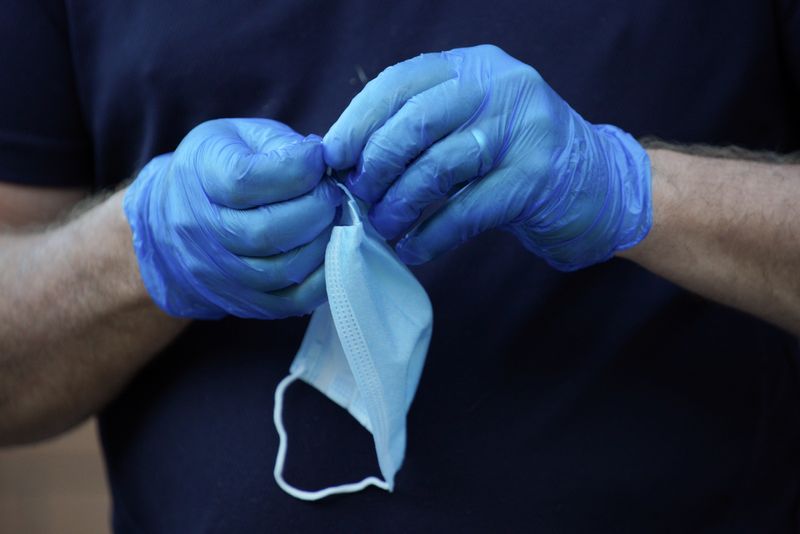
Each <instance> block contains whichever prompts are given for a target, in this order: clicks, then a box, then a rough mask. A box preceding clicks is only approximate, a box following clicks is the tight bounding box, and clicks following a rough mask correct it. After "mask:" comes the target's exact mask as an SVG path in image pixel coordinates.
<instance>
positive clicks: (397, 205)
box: [370, 130, 493, 239]
mask: <svg viewBox="0 0 800 534" xmlns="http://www.w3.org/2000/svg"><path fill="white" fill-rule="evenodd" d="M492 162H493V156H492V153H491V151H490V150H488V147H487V144H486V143H485V142H483V135H482V134H481V133H480V132H479V131H472V130H461V131H457V132H455V133H453V134H451V135H449V136H448V137H445V138H444V139H442V140H441V141H439V142H438V143H436V144H434V145H433V146H432V147H430V148H429V149H428V150H427V151H426V152H424V153H423V154H422V155H421V156H420V157H419V158H418V159H417V160H416V161H415V162H414V163H412V164H411V165H410V166H409V167H408V169H406V171H405V172H404V173H403V175H402V176H400V178H398V179H397V180H396V181H395V182H394V184H393V185H392V186H391V187H390V188H389V190H388V191H387V192H386V194H385V195H384V196H383V198H382V199H381V200H380V202H378V203H377V204H374V205H373V206H372V209H371V210H370V221H371V222H372V225H373V226H374V227H375V229H376V230H377V231H378V232H379V233H380V234H381V235H382V236H384V237H385V238H386V239H393V238H395V237H397V236H398V235H400V234H401V233H402V232H404V231H406V230H407V229H408V228H409V227H410V226H411V225H412V224H414V222H415V221H416V220H417V219H418V218H419V216H420V215H421V214H422V212H423V211H424V210H425V208H427V207H428V206H429V205H430V204H432V203H434V202H436V201H438V200H441V199H443V198H445V197H446V196H447V195H448V194H449V193H450V191H451V190H452V188H453V187H454V186H456V185H458V184H460V183H463V182H466V181H468V180H471V179H473V178H475V177H478V176H481V175H482V174H483V173H484V172H486V171H487V170H488V169H490V168H491V165H492Z"/></svg>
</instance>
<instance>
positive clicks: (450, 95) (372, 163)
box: [347, 78, 483, 203]
mask: <svg viewBox="0 0 800 534" xmlns="http://www.w3.org/2000/svg"><path fill="white" fill-rule="evenodd" d="M482 101H483V91H482V89H481V87H480V86H479V85H478V84H473V83H464V81H463V80H462V79H460V78H453V79H450V80H447V81H445V82H442V83H441V84H439V85H437V86H435V87H431V88H430V89H428V90H426V91H423V92H422V93H419V94H417V95H415V96H413V97H412V98H410V99H409V100H408V101H407V102H406V103H405V104H404V105H403V107H401V108H400V109H399V110H398V111H397V113H395V114H394V115H393V116H391V117H390V118H389V119H388V120H387V121H386V123H385V124H384V125H383V126H382V127H380V128H379V129H378V130H377V131H375V133H373V134H372V136H371V137H370V138H369V139H368V140H367V144H366V146H365V147H364V150H363V152H362V154H361V159H360V162H359V165H358V167H357V172H354V173H352V174H351V175H350V176H349V177H348V181H347V186H348V188H349V189H350V191H352V192H353V193H354V194H355V195H356V196H358V197H360V198H362V199H364V200H366V201H367V202H370V203H372V202H376V201H377V200H378V199H380V198H381V197H382V196H383V194H384V193H385V192H386V190H387V189H388V188H389V186H390V185H391V184H392V182H393V181H394V180H395V179H396V178H397V177H398V176H400V174H402V172H403V171H404V170H405V168H406V166H407V165H408V163H409V162H410V161H412V160H413V159H414V158H416V157H417V156H418V155H419V154H420V153H422V152H423V151H424V150H425V149H427V148H428V147H429V146H430V145H432V144H433V143H435V142H436V141H438V140H439V139H441V138H442V137H444V136H446V135H447V134H449V133H451V132H453V131H454V130H456V129H457V128H458V127H459V126H461V125H463V124H464V123H466V122H467V121H468V120H469V119H470V117H472V116H473V115H474V114H475V111H476V110H477V109H479V108H480V106H481V102H482Z"/></svg>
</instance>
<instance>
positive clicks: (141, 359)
mask: <svg viewBox="0 0 800 534" xmlns="http://www.w3.org/2000/svg"><path fill="white" fill-rule="evenodd" d="M121 200H122V193H117V194H116V195H114V196H113V197H111V198H109V199H108V200H107V201H105V202H104V203H102V204H100V205H98V206H96V207H95V208H93V209H91V210H89V211H88V212H86V213H85V214H83V215H82V216H81V217H79V218H77V219H75V220H73V221H71V222H70V223H68V224H65V225H63V226H61V227H57V228H54V229H51V230H47V231H42V232H36V233H17V234H5V235H0V294H2V295H3V298H2V299H0V444H8V443H15V442H23V441H30V440H35V439H39V438H42V437H46V436H48V435H52V434H55V433H57V432H59V431H61V430H64V429H65V428H67V427H69V426H71V425H73V424H75V423H77V422H79V421H80V420H82V419H84V418H85V417H87V416H89V415H90V414H92V413H93V412H94V411H96V410H97V409H99V408H100V407H101V406H102V405H103V404H104V403H106V402H107V401H108V400H110V399H111V398H112V397H113V396H114V395H115V394H116V393H118V392H119V390H120V389H121V388H122V386H123V385H124V384H125V383H126V382H127V381H128V380H129V379H130V378H131V377H132V375H133V374H134V373H135V372H136V371H137V370H139V369H140V368H141V367H142V366H143V365H144V364H145V363H146V362H147V361H148V359H149V358H151V357H152V355H153V354H155V353H156V352H157V351H158V350H159V349H160V348H161V347H163V346H164V345H165V344H166V343H168V342H169V340H171V339H172V338H173V337H174V336H175V335H176V334H177V333H178V332H179V331H180V329H181V328H182V327H183V326H184V324H185V322H184V321H179V320H176V319H173V318H170V317H168V316H166V315H165V314H163V313H162V312H161V311H160V310H158V308H157V307H156V306H155V305H154V304H153V303H152V301H151V300H150V299H149V297H148V296H147V293H146V291H145V289H144V287H143V285H142V283H141V280H140V278H139V275H138V271H137V267H136V259H135V256H134V254H133V250H132V247H131V235H130V230H129V228H128V225H127V223H126V221H125V219H124V215H123V213H122V208H121Z"/></svg>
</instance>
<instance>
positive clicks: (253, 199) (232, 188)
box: [193, 121, 325, 209]
mask: <svg viewBox="0 0 800 534" xmlns="http://www.w3.org/2000/svg"><path fill="white" fill-rule="evenodd" d="M214 122H223V121H214ZM229 122H234V121H229ZM270 122H272V121H270ZM240 128H246V130H247V132H246V138H243V137H242V134H243V132H242V131H240ZM255 128H256V126H255V125H253V124H248V125H247V126H246V127H245V126H237V125H236V124H235V123H234V124H226V125H225V127H223V128H217V129H216V130H213V133H212V134H211V135H209V136H208V137H207V138H205V139H204V140H203V141H202V142H200V144H199V145H198V147H197V151H196V154H195V158H194V160H193V165H194V169H193V172H195V173H196V174H197V176H199V177H200V182H201V184H202V187H203V190H204V191H205V193H206V195H207V196H208V197H209V199H211V201H212V202H214V203H215V204H219V205H221V206H227V207H229V208H236V209H245V208H252V207H255V206H260V205H262V204H271V203H274V202H281V201H284V200H289V199H292V198H295V197H298V196H300V195H302V194H304V193H306V192H308V191H310V190H311V189H312V188H313V187H314V186H315V185H317V183H318V182H319V180H320V178H321V177H322V175H323V173H324V171H325V163H324V162H323V160H322V144H321V142H320V139H319V137H316V136H309V137H305V138H304V137H302V136H301V135H300V134H296V133H291V132H290V133H286V132H284V131H283V130H281V131H280V135H277V136H276V135H275V132H274V131H272V130H270V129H269V128H268V127H266V126H264V128H265V129H266V130H267V131H265V132H263V133H262V134H261V137H262V138H261V139H256V137H257V135H256V134H254V133H253V132H252V130H253V129H255ZM287 128H288V127H287ZM251 143H255V144H256V145H257V147H258V145H260V146H263V147H268V150H266V151H264V152H259V151H255V150H254V149H253V146H252V145H251Z"/></svg>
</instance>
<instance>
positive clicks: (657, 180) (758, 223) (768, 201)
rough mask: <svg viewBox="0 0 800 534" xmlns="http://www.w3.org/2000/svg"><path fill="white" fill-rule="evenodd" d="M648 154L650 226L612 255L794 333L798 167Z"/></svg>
mask: <svg viewBox="0 0 800 534" xmlns="http://www.w3.org/2000/svg"><path fill="white" fill-rule="evenodd" d="M648 152H649V154H650V159H651V162H652V170H653V228H652V230H651V232H650V234H649V235H648V236H647V238H646V239H645V240H644V241H642V243H641V244H639V245H638V246H636V247H634V248H632V249H630V250H627V251H625V252H623V253H621V254H620V256H622V257H626V258H628V259H631V260H633V261H635V262H637V263H639V264H640V265H642V266H643V267H645V268H647V269H649V270H650V271H653V272H654V273H656V274H659V275H661V276H663V277H665V278H667V279H669V280H671V281H673V282H675V283H677V284H679V285H681V286H683V287H686V288H687V289H689V290H692V291H695V292H697V293H699V294H701V295H703V296H705V297H708V298H710V299H713V300H716V301H718V302H721V303H724V304H727V305H729V306H732V307H735V308H738V309H740V310H743V311H746V312H748V313H751V314H754V315H756V316H759V317H761V318H763V319H765V320H767V321H770V322H772V323H774V324H776V325H779V326H781V327H783V328H785V329H787V330H789V331H791V332H793V333H795V334H800V165H798V164H792V163H788V162H783V163H781V162H775V161H773V162H764V161H762V162H758V161H748V160H744V159H734V158H721V157H707V156H700V155H689V154H683V153H678V152H674V151H671V150H664V149H651V150H648Z"/></svg>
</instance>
